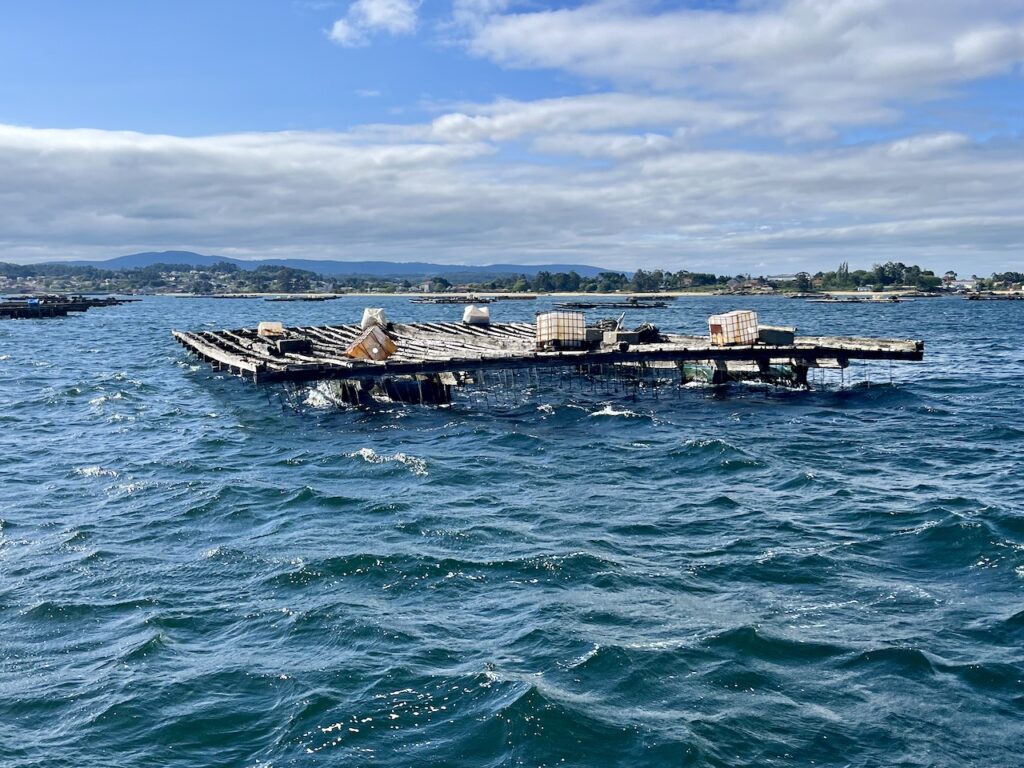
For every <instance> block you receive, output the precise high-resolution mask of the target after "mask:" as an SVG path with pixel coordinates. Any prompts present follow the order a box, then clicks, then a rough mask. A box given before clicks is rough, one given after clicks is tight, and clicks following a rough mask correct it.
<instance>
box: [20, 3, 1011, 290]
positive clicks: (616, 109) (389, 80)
mask: <svg viewBox="0 0 1024 768" xmlns="http://www.w3.org/2000/svg"><path fill="white" fill-rule="evenodd" d="M0 73H2V75H0V260H2V261H15V262H22V263H31V262H38V261H46V260H55V259H69V258H76V259H77V258H108V257H114V256H118V255H122V254H125V253H132V252H136V251H147V250H164V249H185V250H195V251H199V252H202V253H212V254H220V255H226V256H233V257H236V258H270V257H273V258H283V257H295V258H323V259H341V260H365V259H382V260H391V261H434V262H441V263H449V264H490V263H523V264H539V263H552V262H557V263H577V264H592V265H595V266H600V267H607V268H620V269H636V268H645V269H653V268H662V269H671V270H680V269H689V270H693V271H713V272H717V273H719V274H738V273H753V274H769V275H770V274H786V273H793V272H796V271H799V270H804V269H807V270H811V271H816V270H818V269H832V268H835V267H836V266H837V265H838V264H839V263H840V262H844V261H845V262H849V264H850V266H851V268H854V269H856V268H870V266H871V265H872V264H875V263H881V262H885V261H890V260H893V261H902V262H905V263H907V264H912V263H917V264H921V265H922V266H927V267H931V268H933V269H935V270H936V271H938V272H940V273H941V272H944V271H946V270H947V269H954V270H956V271H958V272H960V273H961V274H979V275H986V274H989V273H991V272H993V271H1005V270H1018V271H1024V0H987V2H984V3H980V2H976V1H975V2H958V1H956V0H737V1H736V2H728V1H726V0H706V1H705V2H657V1H656V0H612V1H610V2H604V1H599V2H564V3H545V2H540V1H539V0H526V1H524V2H516V1H515V0H423V2H417V0H354V2H329V1H328V0H275V1H271V0H245V1H244V2H243V1H241V0H237V1H233V0H219V1H218V2H209V0H202V1H200V0H147V2H138V1H137V0H133V1H129V0H92V1H91V2H88V3H85V2H80V0H63V1H59V0H33V2H31V3H15V2H10V3H5V4H3V7H2V9H0Z"/></svg>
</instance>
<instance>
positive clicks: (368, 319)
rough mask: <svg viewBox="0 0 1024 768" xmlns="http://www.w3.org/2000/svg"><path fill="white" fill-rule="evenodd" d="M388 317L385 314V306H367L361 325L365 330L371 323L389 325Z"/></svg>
mask: <svg viewBox="0 0 1024 768" xmlns="http://www.w3.org/2000/svg"><path fill="white" fill-rule="evenodd" d="M387 324H388V319H387V317H386V316H385V314H384V308H383V307H367V308H366V309H364V310H363V320H362V322H360V323H359V327H360V328H362V329H363V330H364V331H365V330H366V329H367V328H369V327H370V326H371V325H380V326H387Z"/></svg>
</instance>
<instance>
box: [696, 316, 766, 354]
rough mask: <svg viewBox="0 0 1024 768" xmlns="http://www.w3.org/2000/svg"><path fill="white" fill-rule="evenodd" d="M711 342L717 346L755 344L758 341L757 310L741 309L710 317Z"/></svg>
mask: <svg viewBox="0 0 1024 768" xmlns="http://www.w3.org/2000/svg"><path fill="white" fill-rule="evenodd" d="M708 330H709V331H710V332H711V344H712V345H713V346H716V347H728V346H733V345H737V344H738V345H747V344H753V343H755V342H756V341H757V312H751V311H750V310H748V309H739V310H736V311H735V312H726V313H725V314H724V315H712V316H711V317H709V318H708Z"/></svg>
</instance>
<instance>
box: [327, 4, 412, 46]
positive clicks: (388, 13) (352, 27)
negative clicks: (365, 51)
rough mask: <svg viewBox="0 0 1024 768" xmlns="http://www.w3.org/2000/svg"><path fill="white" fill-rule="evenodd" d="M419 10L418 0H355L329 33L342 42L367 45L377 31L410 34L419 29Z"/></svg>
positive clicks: (333, 38) (331, 37)
mask: <svg viewBox="0 0 1024 768" xmlns="http://www.w3.org/2000/svg"><path fill="white" fill-rule="evenodd" d="M418 11H419V2H418V1H417V0H355V2H354V3H352V4H351V5H350V6H349V7H348V13H347V14H346V15H345V17H344V18H342V19H338V20H337V21H335V22H334V26H332V27H331V31H330V32H329V33H328V36H329V37H330V39H331V40H333V41H334V42H336V43H338V44H339V45H343V46H346V47H354V46H359V45H366V44H367V43H368V42H369V39H370V36H371V35H372V34H373V33H375V32H387V33H388V34H391V35H409V34H412V33H413V32H415V31H416V26H417V24H418V18H417V12H418Z"/></svg>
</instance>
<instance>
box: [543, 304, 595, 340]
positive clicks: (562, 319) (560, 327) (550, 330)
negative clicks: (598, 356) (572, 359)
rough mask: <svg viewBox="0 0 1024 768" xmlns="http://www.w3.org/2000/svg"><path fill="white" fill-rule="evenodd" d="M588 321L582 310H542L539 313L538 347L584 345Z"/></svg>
mask: <svg viewBox="0 0 1024 768" xmlns="http://www.w3.org/2000/svg"><path fill="white" fill-rule="evenodd" d="M586 338H587V321H586V318H585V317H584V315H583V313H582V312H563V311H555V312H541V313H540V314H538V315H537V347H538V348H541V347H551V346H553V347H558V348H562V349H571V348H578V347H582V346H583V344H584V342H585V341H586Z"/></svg>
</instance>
